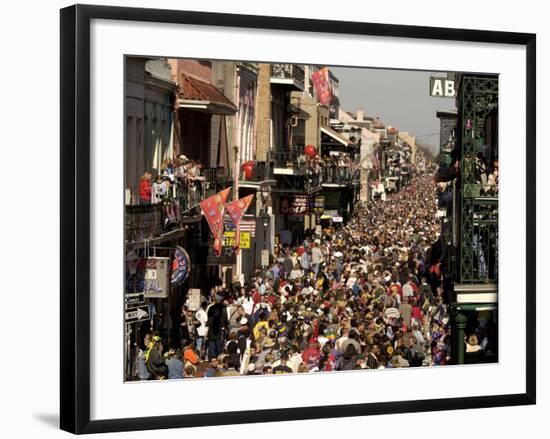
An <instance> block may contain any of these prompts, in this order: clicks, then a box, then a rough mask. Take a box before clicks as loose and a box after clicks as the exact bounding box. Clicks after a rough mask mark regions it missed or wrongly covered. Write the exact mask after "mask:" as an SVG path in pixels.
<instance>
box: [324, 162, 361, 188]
mask: <svg viewBox="0 0 550 439" xmlns="http://www.w3.org/2000/svg"><path fill="white" fill-rule="evenodd" d="M359 179H360V171H359V170H355V171H354V170H353V169H351V168H349V167H346V166H336V165H331V166H324V167H323V184H338V185H348V184H353V183H354V182H359Z"/></svg>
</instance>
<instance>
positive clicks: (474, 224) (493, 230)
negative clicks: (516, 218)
mask: <svg viewBox="0 0 550 439" xmlns="http://www.w3.org/2000/svg"><path fill="white" fill-rule="evenodd" d="M463 206H464V207H463V209H464V211H463V212H462V236H461V245H460V258H461V261H460V281H461V282H462V283H488V282H497V280H498V199H496V198H475V199H467V200H466V199H465V200H464V204H463Z"/></svg>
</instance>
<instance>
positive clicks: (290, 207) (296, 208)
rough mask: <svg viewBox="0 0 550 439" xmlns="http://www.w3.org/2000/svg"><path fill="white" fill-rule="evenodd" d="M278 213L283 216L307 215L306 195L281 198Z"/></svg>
mask: <svg viewBox="0 0 550 439" xmlns="http://www.w3.org/2000/svg"><path fill="white" fill-rule="evenodd" d="M279 212H280V213H281V214H283V215H289V214H290V215H305V214H306V213H308V197H307V195H294V196H289V197H281V199H280V209H279Z"/></svg>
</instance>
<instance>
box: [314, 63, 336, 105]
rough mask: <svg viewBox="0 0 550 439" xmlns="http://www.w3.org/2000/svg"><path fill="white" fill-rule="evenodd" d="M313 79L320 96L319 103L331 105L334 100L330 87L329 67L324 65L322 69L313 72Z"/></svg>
mask: <svg viewBox="0 0 550 439" xmlns="http://www.w3.org/2000/svg"><path fill="white" fill-rule="evenodd" d="M311 80H312V81H313V86H314V87H315V91H316V92H317V96H319V103H320V104H321V105H327V106H329V105H330V103H331V102H332V91H331V89H330V80H329V73H328V68H327V67H323V68H322V69H319V70H317V71H316V72H313V73H312V75H311Z"/></svg>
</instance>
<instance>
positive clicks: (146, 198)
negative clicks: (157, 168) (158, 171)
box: [139, 172, 153, 205]
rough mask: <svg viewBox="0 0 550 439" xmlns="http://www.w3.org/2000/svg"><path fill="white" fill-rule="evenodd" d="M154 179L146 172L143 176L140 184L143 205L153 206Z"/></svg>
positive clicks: (140, 201) (140, 199)
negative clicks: (152, 181)
mask: <svg viewBox="0 0 550 439" xmlns="http://www.w3.org/2000/svg"><path fill="white" fill-rule="evenodd" d="M152 179H153V174H151V173H150V172H145V173H143V175H142V176H141V179H140V182H139V203H140V204H143V205H147V204H151V196H152V190H153V188H152V185H151V180H152Z"/></svg>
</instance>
